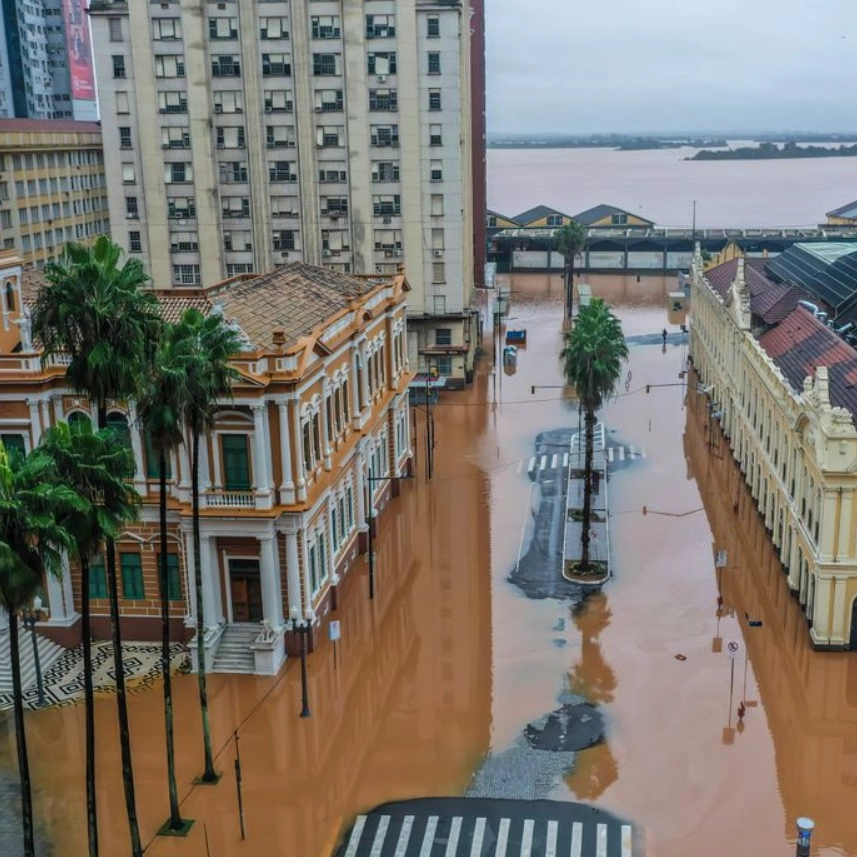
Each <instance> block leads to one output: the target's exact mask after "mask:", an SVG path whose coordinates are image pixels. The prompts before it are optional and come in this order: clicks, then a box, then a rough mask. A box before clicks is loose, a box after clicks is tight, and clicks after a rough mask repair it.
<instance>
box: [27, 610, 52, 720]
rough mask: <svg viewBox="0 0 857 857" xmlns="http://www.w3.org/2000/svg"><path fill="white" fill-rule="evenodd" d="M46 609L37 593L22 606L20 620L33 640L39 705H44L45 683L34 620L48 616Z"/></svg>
mask: <svg viewBox="0 0 857 857" xmlns="http://www.w3.org/2000/svg"><path fill="white" fill-rule="evenodd" d="M48 615H49V613H48V611H47V610H46V609H45V608H44V607H43V606H42V599H41V598H39V596H38V595H37V596H36V597H35V598H34V599H33V604H32V606H31V607H24V608H23V609H22V610H21V621H22V622H23V623H24V627H25V628H26V629H27V630H28V631H29V632H30V637H31V639H32V642H33V664H34V665H35V668H36V689H37V690H38V694H39V706H43V705H45V684H44V681H42V664H41V661H40V660H39V642H38V640H37V639H36V622H43V621H44V620H45V619H47V618H48Z"/></svg>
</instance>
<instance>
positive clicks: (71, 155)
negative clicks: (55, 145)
mask: <svg viewBox="0 0 857 857" xmlns="http://www.w3.org/2000/svg"><path fill="white" fill-rule="evenodd" d="M6 158H9V159H10V161H11V164H12V169H13V170H14V171H15V172H18V171H19V170H21V169H25V170H27V171H28V172H31V171H33V170H43V169H49V170H53V169H63V168H65V167H82V166H97V165H100V164H103V163H104V155H103V153H102V152H101V150H100V149H83V148H81V149H74V150H73V151H69V152H63V151H54V152H24V153H23V154H15V155H0V173H2V172H4V171H5V170H6Z"/></svg>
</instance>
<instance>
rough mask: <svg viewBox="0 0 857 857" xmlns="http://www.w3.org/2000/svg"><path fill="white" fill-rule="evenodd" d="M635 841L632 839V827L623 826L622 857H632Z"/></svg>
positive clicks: (628, 825)
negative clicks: (632, 847)
mask: <svg viewBox="0 0 857 857" xmlns="http://www.w3.org/2000/svg"><path fill="white" fill-rule="evenodd" d="M632 842H633V840H632V839H631V825H630V824H623V825H622V857H631V846H632Z"/></svg>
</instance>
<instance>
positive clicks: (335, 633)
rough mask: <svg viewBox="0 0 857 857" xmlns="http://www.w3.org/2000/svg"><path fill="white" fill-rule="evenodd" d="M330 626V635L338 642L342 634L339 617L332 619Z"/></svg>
mask: <svg viewBox="0 0 857 857" xmlns="http://www.w3.org/2000/svg"><path fill="white" fill-rule="evenodd" d="M327 627H328V635H329V636H330V639H331V640H333V641H334V642H336V641H337V640H338V639H339V638H340V637H341V636H342V626H341V625H340V624H339V619H333V620H331V623H330V625H328V626H327Z"/></svg>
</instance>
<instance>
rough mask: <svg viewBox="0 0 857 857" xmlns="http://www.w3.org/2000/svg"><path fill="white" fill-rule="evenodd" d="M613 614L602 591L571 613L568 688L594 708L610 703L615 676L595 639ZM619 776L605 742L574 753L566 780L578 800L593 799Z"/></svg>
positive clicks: (617, 765)
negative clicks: (574, 649)
mask: <svg viewBox="0 0 857 857" xmlns="http://www.w3.org/2000/svg"><path fill="white" fill-rule="evenodd" d="M612 615H613V614H612V613H611V612H610V608H609V607H608V604H607V596H606V595H604V593H603V592H596V593H593V594H592V595H590V596H589V598H587V599H586V601H584V602H583V603H582V604H580V605H579V607H578V608H577V609H575V610H573V612H572V620H573V622H574V624H575V626H576V627H577V629H578V631H580V658H579V660H578V661H577V663H576V664H575V665H574V666H573V667H572V668H571V669H570V670H569V673H568V689H569V690H570V691H571V692H572V693H574V694H577V695H579V696H582V697H583V698H584V699H585V700H586V701H587V702H590V703H592V704H593V705H598V704H599V703H602V702H612V701H613V691H614V690H615V689H616V674H615V673H614V672H613V669H612V668H611V667H610V666H609V665H608V664H607V662H606V661H605V660H604V655H603V653H602V651H601V643H600V642H599V640H598V637H599V636H600V635H601V632H602V631H603V630H604V629H605V628H606V627H607V626H608V625H609V624H610V619H611V618H612ZM618 777H619V764H618V763H617V761H616V759H615V758H614V756H613V752H612V750H611V749H610V745H609V744H608V743H607V742H606V741H605V742H604V743H601V744H596V745H595V746H594V747H589V748H587V749H586V750H581V751H580V752H579V753H577V755H576V756H575V759H574V765H573V767H572V769H571V771H569V773H568V774H567V775H566V777H565V781H566V784H567V785H568V787H569V789H570V790H571V792H572V793H573V794H574V796H575V797H576V798H578V799H579V800H595V799H596V798H597V797H599V796H600V795H601V794H603V793H604V791H605V790H606V789H607V788H608V787H609V786H611V785H612V784H613V783H614V782H616V780H617V779H618Z"/></svg>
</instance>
